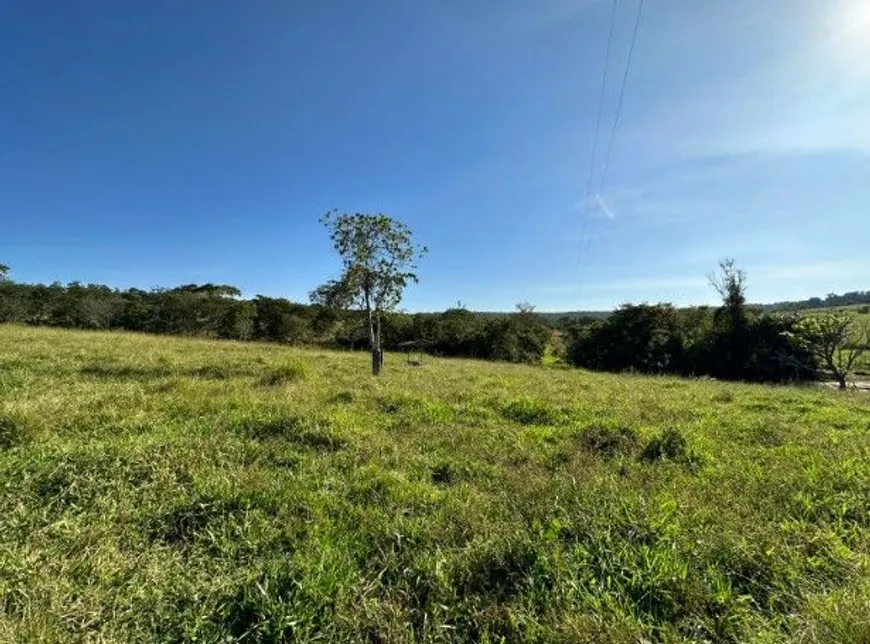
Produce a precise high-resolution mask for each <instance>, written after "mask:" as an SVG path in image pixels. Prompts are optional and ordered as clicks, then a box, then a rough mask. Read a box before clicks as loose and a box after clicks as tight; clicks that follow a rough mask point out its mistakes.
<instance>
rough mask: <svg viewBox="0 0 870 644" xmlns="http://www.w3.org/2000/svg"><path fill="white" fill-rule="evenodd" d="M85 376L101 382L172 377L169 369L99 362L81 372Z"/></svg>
mask: <svg viewBox="0 0 870 644" xmlns="http://www.w3.org/2000/svg"><path fill="white" fill-rule="evenodd" d="M79 373H80V374H81V375H83V376H89V377H91V378H99V379H101V380H157V379H159V378H165V377H167V376H170V375H172V370H170V369H169V368H168V367H156V366H155V367H135V366H132V365H124V364H112V363H105V362H97V363H93V364H89V365H85V366H84V367H82V368H81V369H80V370H79Z"/></svg>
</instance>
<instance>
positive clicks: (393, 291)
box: [309, 210, 426, 375]
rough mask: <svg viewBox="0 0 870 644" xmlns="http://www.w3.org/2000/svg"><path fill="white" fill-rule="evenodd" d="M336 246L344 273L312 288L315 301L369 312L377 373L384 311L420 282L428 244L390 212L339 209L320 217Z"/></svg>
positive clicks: (375, 371)
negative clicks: (420, 261)
mask: <svg viewBox="0 0 870 644" xmlns="http://www.w3.org/2000/svg"><path fill="white" fill-rule="evenodd" d="M320 221H321V223H323V225H324V226H326V227H327V228H328V229H329V232H330V237H331V239H332V245H333V247H334V248H335V250H336V251H337V252H338V254H339V255H340V256H341V261H342V264H343V265H344V269H343V271H342V274H341V277H339V278H338V279H337V280H331V281H329V282H327V283H326V284H324V285H322V286H320V287H318V288H317V289H315V290H313V291H312V292H311V293H310V295H309V297H310V299H311V301H312V302H314V303H317V304H323V305H326V306H333V307H337V308H345V309H347V308H357V309H360V310H363V311H365V312H366V314H367V316H368V326H369V342H370V345H371V349H372V373H373V374H374V375H378V374H380V372H381V368H382V367H383V362H384V354H383V351H382V349H381V313H382V312H384V311H391V310H393V309H394V308H396V306H397V305H398V304H399V302H400V301H401V299H402V291H404V289H405V286H406V285H407V284H408V283H409V282H416V281H417V275H416V273H415V272H414V271H415V270H416V268H417V266H416V263H415V262H416V261H417V260H418V259H419V258H420V257H422V256H423V255H424V254H425V253H426V248H425V247H423V246H416V245H415V244H414V242H413V240H412V238H411V230H410V229H409V228H408V227H407V226H406V225H405V224H403V223H402V222H400V221H396V220H395V219H392V218H391V217H388V216H387V215H382V214H376V215H370V214H360V213H357V214H353V215H349V214H344V213H339V212H338V211H336V210H333V211H331V212H328V213H327V214H325V215H324V216H323V217H322V218H321V220H320Z"/></svg>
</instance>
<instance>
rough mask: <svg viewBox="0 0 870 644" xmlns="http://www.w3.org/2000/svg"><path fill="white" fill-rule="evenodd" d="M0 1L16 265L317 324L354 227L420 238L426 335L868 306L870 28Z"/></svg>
mask: <svg viewBox="0 0 870 644" xmlns="http://www.w3.org/2000/svg"><path fill="white" fill-rule="evenodd" d="M611 6H612V5H611V2H610V1H609V0H536V1H535V2H529V1H527V0H500V1H499V2H492V1H491V0H468V1H464V2H458V1H457V2H453V1H444V0H414V1H413V2H412V1H410V0H371V1H367V2H359V1H357V0H324V1H323V2H284V1H279V0H273V1H270V0H257V1H256V2H241V1H239V0H232V1H229V0H208V1H206V0H191V1H189V2H177V0H131V1H130V2H116V1H115V0H89V1H87V2H68V1H66V0H55V1H54V2H50V1H46V2H39V3H34V2H27V1H26V0H0V60H2V61H3V63H2V65H0V96H2V97H3V98H2V100H0V262H3V263H7V264H10V265H11V266H12V269H13V277H14V278H15V279H18V280H21V281H46V282H50V281H53V280H60V281H64V282H66V281H71V280H80V281H83V282H100V283H108V284H111V285H113V286H121V287H126V286H139V287H144V288H148V287H151V286H158V285H159V286H170V285H176V284H180V283H189V282H205V281H212V282H225V283H231V284H235V285H237V286H239V287H240V288H242V289H243V291H244V292H245V293H246V294H248V295H253V294H256V293H263V294H268V295H276V296H286V297H290V298H291V299H296V300H302V301H304V300H305V299H306V297H307V295H306V294H307V292H308V291H309V290H310V289H311V288H313V287H314V286H316V285H317V284H319V283H321V282H322V281H324V280H325V279H327V278H329V277H331V276H334V275H335V273H336V271H337V269H338V261H337V259H336V258H335V257H334V256H333V254H332V252H331V249H330V247H329V241H328V237H327V235H326V232H325V231H324V230H323V229H322V228H321V226H320V224H319V223H318V221H317V220H318V217H319V216H320V215H321V214H322V213H323V212H325V211H327V210H329V209H331V208H334V207H335V208H339V209H342V210H348V211H380V212H386V213H388V214H390V215H392V216H395V217H397V218H400V219H402V220H404V221H405V222H407V223H408V224H409V225H410V226H411V227H412V229H413V230H414V231H415V233H416V235H417V237H418V239H419V241H420V242H422V243H425V244H427V245H428V246H429V248H430V254H429V256H428V257H427V258H426V259H425V261H424V262H423V263H422V264H421V266H420V275H421V283H420V284H419V285H418V286H416V287H414V288H412V289H411V290H409V292H408V293H407V296H406V298H405V301H404V302H403V306H404V307H405V308H408V309H410V310H438V309H443V308H446V307H448V306H451V305H453V304H454V303H455V302H456V301H457V300H461V301H462V302H463V303H464V304H466V305H467V306H469V307H471V308H475V309H488V310H492V309H510V308H512V307H513V305H514V304H515V303H516V302H519V301H529V302H531V303H533V304H536V305H537V306H538V308H539V309H540V310H566V309H597V308H610V307H612V306H615V305H617V304H619V303H621V302H624V301H644V300H647V301H660V300H661V301H671V302H674V303H677V304H689V303H706V302H712V301H714V300H715V297H714V293H713V292H712V290H711V289H710V288H709V286H708V285H707V284H706V278H705V275H706V274H708V273H709V272H710V271H711V270H712V269H713V268H714V267H715V265H716V262H717V260H718V259H719V258H721V257H724V256H733V257H734V258H736V259H737V261H738V263H739V264H740V265H741V266H742V267H743V268H744V269H745V270H746V271H747V272H748V274H749V296H750V299H751V300H753V301H773V300H781V299H790V298H798V297H807V296H812V295H824V294H826V293H828V292H832V291H835V292H841V291H845V290H853V289H862V290H863V289H868V288H870V4H868V3H867V2H866V1H865V0H826V1H825V2H819V1H818V0H765V1H764V2H758V1H757V0H709V1H707V2H698V1H697V0H647V2H646V6H645V7H644V12H643V19H642V23H641V26H640V30H639V35H638V39H637V43H636V49H635V51H634V58H633V63H632V67H631V71H630V75H629V80H628V86H627V90H626V94H625V101H624V105H623V109H622V113H621V119H620V125H619V128H618V129H617V132H616V139H615V141H614V143H613V147H612V156H611V163H610V169H609V173H608V177H607V181H606V182H605V183H604V184H603V185H602V184H601V181H600V173H601V164H602V159H601V157H602V156H603V154H602V153H603V151H604V150H605V149H606V148H607V146H608V141H609V135H610V131H611V123H612V119H613V115H614V111H615V104H616V101H617V95H618V91H619V85H620V81H621V78H622V73H623V70H624V68H625V61H626V57H627V55H628V49H629V42H630V36H631V32H632V27H633V21H634V15H635V11H636V8H637V4H636V0H620V1H619V3H618V5H617V7H618V10H617V14H616V22H615V29H614V39H613V43H612V49H611V56H612V58H611V63H610V71H609V77H608V83H607V88H606V92H605V101H604V110H603V117H602V124H601V125H602V129H601V142H600V145H599V155H598V156H599V159H598V162H597V164H595V165H594V166H593V170H594V172H595V174H593V181H592V189H591V190H590V193H591V194H587V185H588V178H589V173H590V156H591V152H592V143H593V138H594V131H595V117H596V113H597V106H598V100H599V89H600V86H601V80H602V71H603V61H604V52H605V41H606V36H607V31H608V25H609V19H610V14H611Z"/></svg>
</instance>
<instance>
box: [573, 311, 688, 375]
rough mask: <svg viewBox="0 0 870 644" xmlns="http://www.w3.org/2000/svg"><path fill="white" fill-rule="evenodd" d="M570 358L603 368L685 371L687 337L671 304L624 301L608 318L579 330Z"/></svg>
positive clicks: (583, 363)
mask: <svg viewBox="0 0 870 644" xmlns="http://www.w3.org/2000/svg"><path fill="white" fill-rule="evenodd" d="M568 359H569V361H570V362H572V363H573V364H575V365H578V366H583V367H586V368H589V369H601V370H604V371H629V370H631V371H638V372H641V373H684V372H686V371H687V364H688V358H687V351H686V339H685V334H684V332H683V327H682V324H681V321H680V319H679V315H678V312H677V311H676V310H675V309H674V308H673V307H672V306H671V305H669V304H659V305H649V304H640V305H633V304H624V305H623V306H622V307H620V308H619V309H617V311H615V312H614V313H613V315H611V316H610V317H609V318H607V319H606V320H604V321H599V322H594V323H593V324H591V325H589V326H586V327H584V328H581V329H579V330H578V331H576V335H575V338H574V341H573V342H572V344H571V347H570V350H569V354H568Z"/></svg>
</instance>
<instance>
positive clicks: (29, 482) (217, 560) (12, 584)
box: [0, 326, 870, 643]
mask: <svg viewBox="0 0 870 644" xmlns="http://www.w3.org/2000/svg"><path fill="white" fill-rule="evenodd" d="M369 369H370V360H369V358H368V356H366V355H363V354H349V353H331V352H325V351H319V350H301V349H292V348H285V347H277V346H266V345H256V344H236V343H230V342H209V341H199V340H185V339H168V338H157V337H147V336H139V335H131V334H115V333H86V332H69V331H52V330H39V329H27V328H21V327H10V326H7V327H0V484H2V486H3V492H2V496H0V641H3V642H75V641H101V642H112V641H115V642H157V641H160V642H165V641H201V642H218V641H223V642H226V641H236V640H239V641H262V642H270V641H271V642H275V641H310V640H315V639H319V640H325V641H370V642H405V641H445V642H446V641H481V642H487V641H488V642H497V641H505V642H515V641H539V642H636V641H640V640H641V639H646V640H648V641H661V642H679V641H705V640H706V641H722V642H725V641H733V642H752V641H755V642H771V643H772V642H790V641H795V642H870V618H868V611H867V606H868V605H870V575H868V568H867V565H868V562H870V558H868V555H870V493H868V490H870V396H867V395H862V394H859V393H838V392H834V391H828V390H824V389H822V388H820V387H806V388H786V387H782V388H772V387H761V386H749V385H733V384H724V383H717V382H711V381H697V382H693V381H687V380H679V379H675V378H645V377H636V376H616V375H598V374H590V373H586V372H582V371H578V370H569V369H546V368H540V367H538V368H535V367H525V366H513V365H506V364H487V363H481V362H474V361H462V360H439V359H432V360H427V361H426V364H425V366H423V367H409V366H406V365H405V364H404V359H403V357H402V356H388V357H387V361H386V371H385V374H384V376H383V377H381V378H380V379H374V378H372V377H371V376H370V375H368V371H369Z"/></svg>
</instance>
